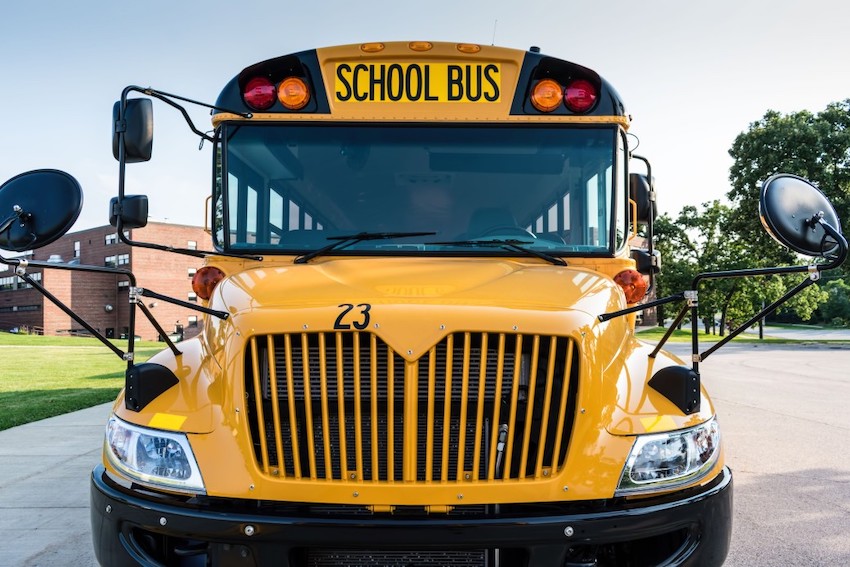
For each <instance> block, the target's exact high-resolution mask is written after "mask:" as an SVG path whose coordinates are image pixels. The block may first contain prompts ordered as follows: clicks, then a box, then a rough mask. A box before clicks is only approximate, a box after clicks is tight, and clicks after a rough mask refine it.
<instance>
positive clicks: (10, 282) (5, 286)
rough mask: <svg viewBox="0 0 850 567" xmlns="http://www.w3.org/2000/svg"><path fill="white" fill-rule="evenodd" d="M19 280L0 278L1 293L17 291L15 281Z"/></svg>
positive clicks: (11, 277)
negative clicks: (11, 290)
mask: <svg viewBox="0 0 850 567" xmlns="http://www.w3.org/2000/svg"><path fill="white" fill-rule="evenodd" d="M17 279H18V276H6V277H5V278H0V291H7V290H10V289H15V280H17Z"/></svg>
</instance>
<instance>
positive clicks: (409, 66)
mask: <svg viewBox="0 0 850 567" xmlns="http://www.w3.org/2000/svg"><path fill="white" fill-rule="evenodd" d="M334 76H335V78H336V80H335V83H334V100H335V101H336V102H414V103H420V102H437V103H488V102H499V99H500V97H501V94H502V89H501V81H502V68H501V65H500V64H498V63H473V64H469V63H467V64H457V63H447V62H446V63H437V62H434V63H410V62H407V63H363V62H357V63H355V62H341V63H337V64H336V71H335V73H334Z"/></svg>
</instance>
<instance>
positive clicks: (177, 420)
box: [148, 413, 186, 431]
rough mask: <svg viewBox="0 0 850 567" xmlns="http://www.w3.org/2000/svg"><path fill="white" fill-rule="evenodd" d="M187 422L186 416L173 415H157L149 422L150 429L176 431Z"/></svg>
mask: <svg viewBox="0 0 850 567" xmlns="http://www.w3.org/2000/svg"><path fill="white" fill-rule="evenodd" d="M184 421H186V416H185V415H174V414H171V413H156V414H154V416H153V417H152V418H151V420H150V421H149V422H148V427H153V428H154V429H169V430H172V431H176V430H178V429H180V426H181V425H183V422H184Z"/></svg>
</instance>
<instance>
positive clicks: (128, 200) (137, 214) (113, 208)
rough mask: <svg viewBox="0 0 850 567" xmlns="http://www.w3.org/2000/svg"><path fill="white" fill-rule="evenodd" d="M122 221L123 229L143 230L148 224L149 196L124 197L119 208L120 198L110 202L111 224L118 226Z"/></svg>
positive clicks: (114, 198)
mask: <svg viewBox="0 0 850 567" xmlns="http://www.w3.org/2000/svg"><path fill="white" fill-rule="evenodd" d="M119 217H120V219H121V228H122V229H129V228H142V227H143V226H145V225H147V224H148V196H147V195H124V198H123V199H121V203H120V206H119V203H118V197H112V199H111V200H110V201H109V224H111V225H112V226H118V219H119Z"/></svg>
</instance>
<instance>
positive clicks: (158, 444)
mask: <svg viewBox="0 0 850 567" xmlns="http://www.w3.org/2000/svg"><path fill="white" fill-rule="evenodd" d="M105 451H106V454H107V456H108V457H109V462H110V463H112V465H113V466H114V467H115V468H116V469H118V470H119V471H121V472H123V473H124V474H126V475H127V476H128V477H130V478H132V479H134V480H136V481H138V482H139V483H141V484H146V485H149V486H153V487H156V488H167V489H170V490H175V491H179V492H192V493H195V494H197V493H204V492H205V489H204V480H203V479H202V478H201V471H200V470H198V463H197V462H195V455H194V454H193V453H192V448H191V447H190V446H189V440H188V439H187V438H186V435H185V434H184V433H175V432H171V431H158V430H156V429H148V428H146V427H139V426H138V425H132V424H129V423H127V422H125V421H121V420H120V419H118V418H117V417H114V416H113V417H112V418H110V420H109V423H107V424H106V447H105Z"/></svg>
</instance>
